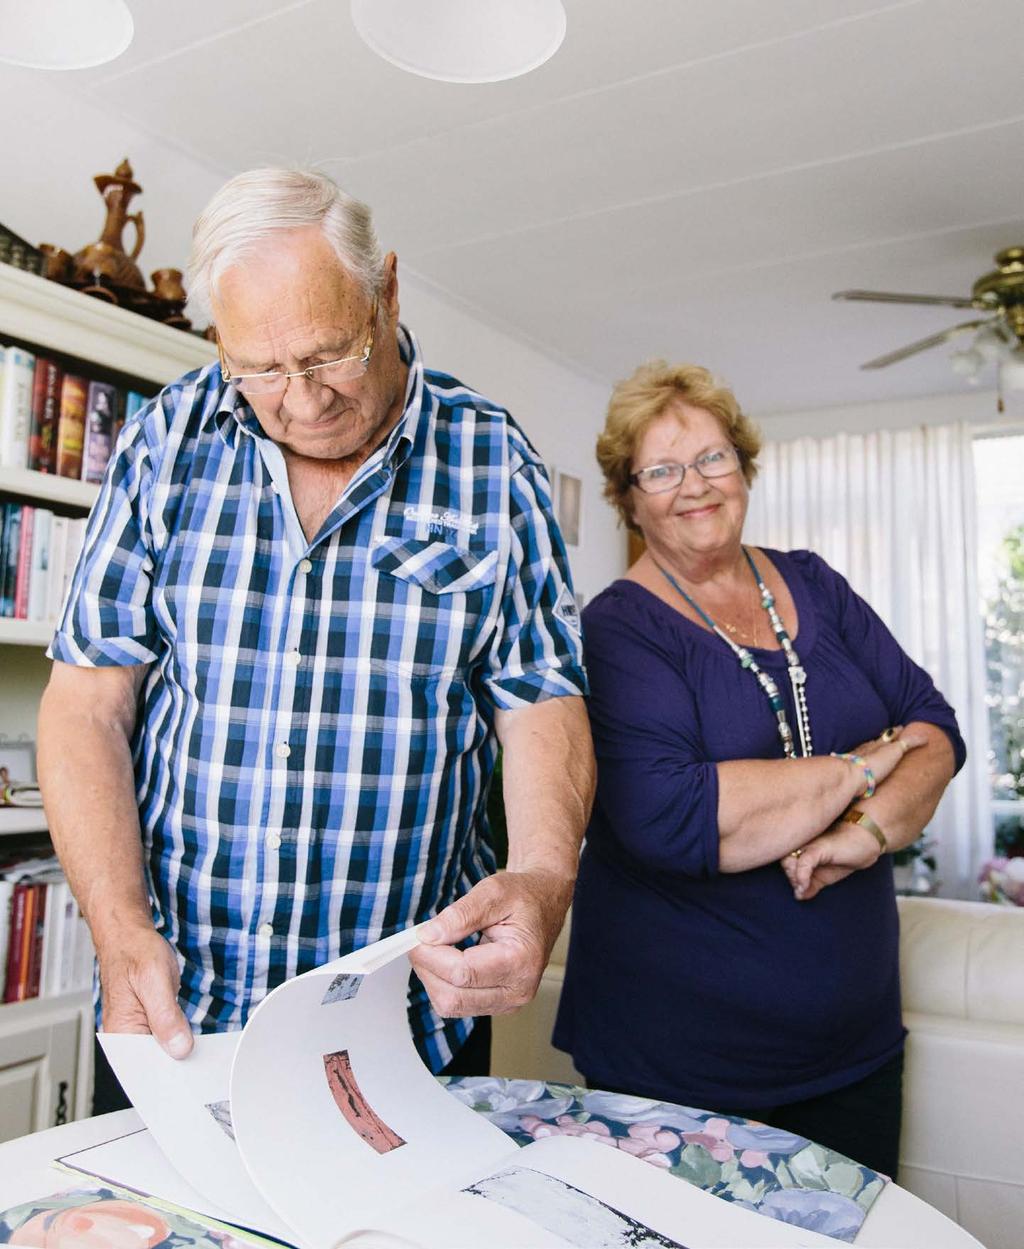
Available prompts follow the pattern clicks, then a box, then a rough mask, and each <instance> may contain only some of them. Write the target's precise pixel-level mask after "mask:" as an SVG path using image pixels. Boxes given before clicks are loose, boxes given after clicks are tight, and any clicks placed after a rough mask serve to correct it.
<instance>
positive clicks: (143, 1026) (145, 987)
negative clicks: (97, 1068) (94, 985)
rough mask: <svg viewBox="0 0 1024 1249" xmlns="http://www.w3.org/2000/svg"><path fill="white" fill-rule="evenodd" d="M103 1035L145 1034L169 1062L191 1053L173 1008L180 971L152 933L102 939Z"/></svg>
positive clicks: (188, 1037) (148, 930)
mask: <svg viewBox="0 0 1024 1249" xmlns="http://www.w3.org/2000/svg"><path fill="white" fill-rule="evenodd" d="M97 956H98V958H99V964H100V989H101V993H102V1005H103V1011H102V1023H101V1027H102V1029H103V1031H104V1032H134V1033H146V1032H151V1033H152V1034H153V1036H154V1037H156V1039H157V1041H159V1042H160V1045H161V1046H162V1047H163V1048H164V1049H165V1050H166V1051H167V1053H168V1054H170V1056H171V1057H172V1058H184V1057H185V1056H186V1055H187V1054H188V1053H190V1052H191V1050H192V1031H191V1029H190V1028H189V1026H188V1020H187V1019H186V1018H185V1016H184V1015H183V1014H182V1011H181V1007H180V1006H179V1005H178V986H179V985H180V984H181V972H180V971H179V968H178V960H177V957H176V956H175V953H174V951H173V950H172V949H171V947H170V945H169V944H168V943H167V942H166V941H165V940H164V939H163V937H161V936H160V934H159V933H158V932H157V931H156V930H155V929H154V928H141V927H140V928H134V929H132V930H131V932H130V933H125V934H119V935H118V937H117V938H116V939H111V938H110V937H108V938H107V939H106V941H105V942H104V944H103V945H102V946H101V947H100V948H98V950H97Z"/></svg>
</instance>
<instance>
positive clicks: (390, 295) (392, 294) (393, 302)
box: [380, 252, 399, 321]
mask: <svg viewBox="0 0 1024 1249" xmlns="http://www.w3.org/2000/svg"><path fill="white" fill-rule="evenodd" d="M380 302H381V305H382V306H383V307H384V309H385V310H386V312H387V314H388V317H389V319H394V320H395V321H397V320H398V310H399V309H398V257H397V256H396V255H395V253H394V252H388V254H387V255H386V256H385V257H384V283H383V285H382V287H381V292H380Z"/></svg>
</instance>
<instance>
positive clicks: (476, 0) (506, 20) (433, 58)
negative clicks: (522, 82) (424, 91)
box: [352, 0, 565, 82]
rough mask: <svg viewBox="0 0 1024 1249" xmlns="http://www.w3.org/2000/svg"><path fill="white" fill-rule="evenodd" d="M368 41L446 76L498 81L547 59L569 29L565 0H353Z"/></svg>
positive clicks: (399, 59)
mask: <svg viewBox="0 0 1024 1249" xmlns="http://www.w3.org/2000/svg"><path fill="white" fill-rule="evenodd" d="M352 21H353V23H354V25H355V28H356V30H357V31H358V32H359V34H360V35H361V37H362V39H363V41H364V42H365V43H366V44H368V45H369V47H371V48H372V49H373V51H374V52H376V53H377V54H378V56H382V57H383V58H384V60H386V61H390V62H391V64H392V65H397V66H398V67H399V69H405V70H408V71H409V73H411V74H419V75H420V76H421V77H422V78H436V79H438V80H439V81H440V82H500V81H502V80H503V79H505V78H516V77H518V75H520V74H527V73H529V72H530V70H531V69H536V68H537V67H538V66H539V65H543V64H544V62H545V61H547V60H549V59H550V58H551V57H552V56H554V54H555V53H556V52H557V51H558V49H559V47H560V46H561V43H562V40H563V38H564V37H565V9H564V8H563V7H562V3H561V0H352Z"/></svg>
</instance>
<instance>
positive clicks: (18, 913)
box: [4, 882, 28, 1002]
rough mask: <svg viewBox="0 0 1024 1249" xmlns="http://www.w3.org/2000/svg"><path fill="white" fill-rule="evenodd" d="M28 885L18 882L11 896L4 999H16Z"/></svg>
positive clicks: (13, 1000) (11, 1000)
mask: <svg viewBox="0 0 1024 1249" xmlns="http://www.w3.org/2000/svg"><path fill="white" fill-rule="evenodd" d="M27 889H28V886H27V885H25V884H22V883H20V882H19V883H18V884H16V885H15V886H14V893H13V895H12V896H11V935H10V937H9V938H8V946H7V967H6V968H5V974H4V1001H5V1002H16V1001H17V1000H18V996H17V994H18V981H19V979H20V977H21V951H22V946H23V941H22V937H23V935H24V931H25V893H26V891H27Z"/></svg>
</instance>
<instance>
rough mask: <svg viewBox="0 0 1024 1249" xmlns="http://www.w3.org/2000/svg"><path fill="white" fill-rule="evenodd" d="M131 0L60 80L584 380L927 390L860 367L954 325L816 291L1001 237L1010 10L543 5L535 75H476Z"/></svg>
mask: <svg viewBox="0 0 1024 1249" xmlns="http://www.w3.org/2000/svg"><path fill="white" fill-rule="evenodd" d="M129 5H130V7H131V9H132V12H133V14H134V17H135V22H136V39H135V42H134V44H133V46H132V47H131V48H130V49H129V51H128V52H127V53H126V54H125V55H124V56H123V57H121V58H120V59H119V60H118V61H116V62H114V63H113V64H111V65H108V66H105V67H102V68H100V69H97V70H91V71H84V72H80V73H77V74H74V75H64V76H63V77H62V80H61V89H62V90H63V91H66V92H72V93H79V92H80V93H84V94H86V95H87V96H89V97H90V100H91V102H93V103H98V104H100V105H101V106H102V107H104V108H105V109H107V110H113V111H114V112H116V113H117V114H118V116H120V117H122V118H124V117H129V118H130V119H131V120H132V122H133V123H134V124H135V125H137V126H138V127H140V128H141V129H143V130H145V131H147V132H148V133H149V134H150V135H151V136H152V137H153V138H154V139H156V140H158V141H162V142H165V143H167V144H170V145H172V146H175V147H177V148H179V149H181V150H183V151H184V152H186V153H187V154H189V155H190V156H192V157H193V158H194V159H196V160H198V161H200V162H202V163H203V164H204V165H205V166H206V167H207V168H209V169H212V170H215V171H217V172H218V173H222V174H223V175H225V176H227V175H229V174H231V173H234V172H236V171H238V170H241V169H244V168H247V167H250V166H252V165H256V164H266V163H280V162H287V163H297V162H299V163H316V164H318V165H320V166H321V167H323V168H324V169H326V170H327V171H328V172H330V173H331V174H332V175H333V176H335V177H336V178H337V179H338V181H339V182H341V184H342V185H343V186H345V187H346V189H348V190H350V191H351V192H353V193H354V194H356V195H359V196H361V197H362V198H364V199H366V200H367V201H368V202H369V203H370V204H371V205H372V206H373V208H374V210H375V212H376V216H377V222H378V227H379V230H380V233H381V235H382V238H383V240H384V242H385V245H386V246H388V247H393V248H394V249H395V250H396V251H397V252H398V253H399V257H400V260H401V263H402V264H403V265H404V266H405V267H406V268H407V269H410V270H412V271H414V272H415V273H416V274H417V275H419V276H420V277H422V278H423V279H424V280H426V281H427V282H428V283H429V284H431V286H432V287H433V288H434V289H435V290H437V291H438V292H440V293H442V294H445V295H446V296H448V297H449V298H451V299H452V300H454V301H456V302H458V303H459V304H460V305H462V306H463V307H469V308H470V309H471V310H473V311H475V312H476V314H477V315H479V316H480V317H482V318H484V319H486V320H487V321H489V322H491V323H493V324H495V325H498V326H499V327H501V328H503V329H505V330H507V331H509V332H512V333H514V334H516V335H518V336H520V337H522V338H525V339H527V340H529V341H530V342H532V343H534V344H537V345H540V346H541V347H543V348H544V349H545V350H547V351H549V352H550V353H551V354H552V355H554V356H556V357H558V358H560V359H561V360H563V361H565V362H567V363H570V364H572V365H573V366H574V367H576V368H577V369H579V370H582V371H584V372H586V373H589V374H590V375H593V376H595V377H597V378H599V379H601V380H602V381H610V380H612V379H614V378H617V377H620V376H623V375H624V374H626V373H628V372H630V371H631V370H632V368H633V367H634V366H635V365H636V364H637V363H638V362H639V361H640V360H642V359H644V358H646V357H648V356H651V355H665V356H668V357H671V358H673V359H677V360H683V359H686V360H697V361H699V362H701V363H705V364H708V365H709V366H710V367H712V368H714V369H715V370H716V371H717V372H719V373H721V374H723V375H724V376H725V377H726V378H728V379H729V380H730V382H731V383H732V384H733V385H734V386H735V388H736V390H737V391H738V393H739V395H740V398H741V400H743V401H744V403H745V404H746V406H747V407H748V408H749V409H750V410H752V411H755V412H762V413H763V412H769V411H785V410H794V409H800V408H809V407H818V406H822V405H827V404H834V403H845V402H861V401H864V400H870V399H886V398H895V397H902V396H909V395H921V394H931V393H939V392H947V391H954V390H957V389H960V388H962V387H963V385H964V383H962V382H959V381H957V380H956V379H954V378H953V377H952V376H951V374H950V370H949V366H948V360H947V354H948V353H947V351H946V350H944V349H939V350H936V351H932V352H929V353H926V354H924V355H921V356H919V357H916V358H915V359H913V360H909V361H907V362H905V363H903V364H899V365H894V366H892V367H891V368H890V369H887V370H883V371H879V372H875V373H862V372H859V371H858V368H857V365H858V364H859V363H860V362H861V361H863V360H865V359H868V358H870V357H872V356H875V355H878V354H880V353H881V352H883V351H886V350H888V349H890V348H893V347H897V346H900V345H902V344H904V343H906V342H908V341H911V340H913V339H916V338H919V337H923V336H924V335H925V334H928V333H931V332H933V331H935V330H937V329H941V328H943V327H945V326H948V325H951V324H954V323H955V322H957V321H959V320H963V319H966V316H967V315H969V314H960V313H958V312H957V310H956V309H941V308H940V309H934V308H914V307H893V306H872V305H868V304H837V303H832V302H830V300H829V295H830V292H832V291H834V290H837V289H841V288H844V287H850V286H859V287H875V288H883V289H889V290H909V291H921V292H938V293H943V294H966V293H968V290H969V287H970V284H971V282H972V281H973V279H974V278H976V277H977V276H978V275H979V274H980V273H982V272H983V271H985V270H987V269H990V268H991V267H992V265H991V259H992V253H993V252H994V251H995V250H996V249H997V248H999V247H1005V246H1008V245H1010V244H1012V243H1024V194H1022V192H1024V98H1022V97H1021V94H1020V85H1021V81H1022V80H1021V72H1020V48H1021V42H1022V40H1021V37H1022V35H1024V6H1022V4H1021V0H628V2H623V0H565V7H566V10H567V13H568V33H567V35H566V39H565V42H564V44H563V45H562V48H561V50H560V51H559V53H558V54H557V55H556V57H555V58H554V59H553V60H552V61H551V62H549V63H548V64H547V65H546V66H544V67H542V68H541V69H539V70H537V71H535V72H534V73H532V74H530V75H528V76H527V77H525V78H521V79H517V80H514V81H512V82H506V83H498V84H493V85H488V86H477V87H469V86H455V85H449V84H442V83H435V82H428V81H426V80H423V79H419V78H415V77H413V76H411V75H408V74H405V73H403V72H402V71H400V70H398V69H395V68H394V67H392V66H390V65H388V64H386V63H385V62H383V61H381V60H379V59H378V58H377V57H376V56H374V55H373V53H371V52H370V51H369V50H368V49H367V48H365V47H364V46H363V44H362V43H361V42H360V40H359V39H358V37H357V36H356V35H355V33H354V31H353V29H352V26H351V22H350V19H349V14H348V8H349V6H348V4H347V2H346V0H298V2H295V0H292V2H290V3H286V2H283V0H216V2H215V3H210V2H209V0H206V2H205V3H199V0H175V2H174V3H172V4H168V3H167V2H166V0H129ZM137 172H138V173H139V174H140V177H142V172H143V171H141V170H137ZM203 198H205V192H204V195H203ZM201 206H202V201H201V200H200V201H199V202H197V203H189V202H187V189H185V190H184V191H183V201H182V203H181V205H179V206H178V207H179V208H180V209H181V211H188V212H189V213H190V215H191V216H194V215H195V213H196V212H197V211H198V209H199V208H200V207H201ZM147 211H153V209H152V208H148V209H147Z"/></svg>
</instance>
